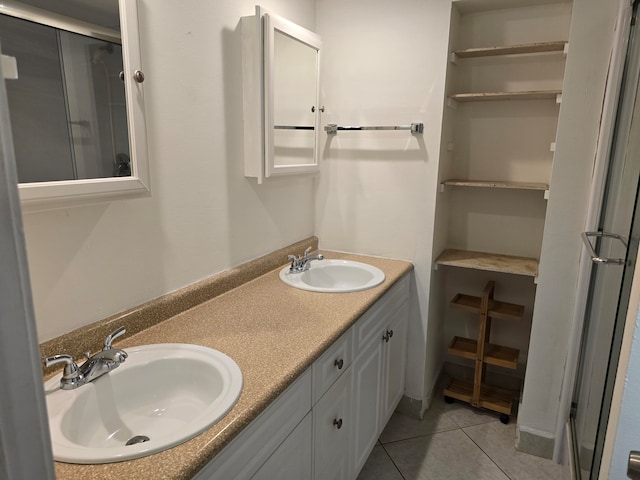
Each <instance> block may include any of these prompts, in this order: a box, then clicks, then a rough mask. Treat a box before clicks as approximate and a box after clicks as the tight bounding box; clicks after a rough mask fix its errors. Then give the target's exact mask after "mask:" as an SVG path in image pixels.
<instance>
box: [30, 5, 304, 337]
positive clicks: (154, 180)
mask: <svg viewBox="0 0 640 480" xmlns="http://www.w3.org/2000/svg"><path fill="white" fill-rule="evenodd" d="M254 5H255V2H254V1H249V0H219V1H216V2H211V1H208V0H190V1H189V2H188V4H184V3H180V4H178V3H176V2H172V1H169V0H164V1H158V0H139V15H140V41H141V44H142V58H143V62H144V64H143V70H144V72H145V76H146V80H145V83H144V88H145V101H146V117H147V128H148V137H149V145H150V147H149V148H150V152H149V154H150V167H151V187H152V196H151V197H150V198H140V199H132V200H119V201H113V202H109V203H104V204H98V205H91V206H83V207H77V208H67V209H64V210H55V211H50V212H40V213H29V214H25V215H24V228H25V234H26V240H27V251H28V257H29V265H30V272H31V281H32V287H33V296H34V302H35V309H36V319H37V326H38V334H39V339H40V341H44V340H47V339H50V338H52V337H55V336H57V335H60V334H62V333H65V332H67V331H70V330H72V329H74V328H78V327H81V326H83V325H86V324H88V323H91V322H94V321H96V320H99V319H102V318H104V317H107V316H109V315H111V314H114V313H117V312H119V311H122V310H124V309H127V308H130V307H133V306H135V305H139V304H141V303H143V302H145V301H148V300H151V299H153V298H156V297H158V296H160V295H162V294H164V293H167V292H170V291H173V290H176V289H179V288H181V287H183V286H185V285H188V284H190V283H193V282H195V281H198V280H200V279H202V278H205V277H208V276H210V275H212V274H214V273H217V272H220V271H223V270H226V269H228V268H230V267H232V266H235V265H238V264H240V263H242V262H244V261H247V260H250V259H252V258H255V257H258V256H260V255H262V254H265V253H267V252H270V251H272V250H275V249H277V248H281V247H283V246H285V245H287V244H290V243H293V242H295V241H298V240H301V239H302V238H305V237H307V236H309V235H311V234H313V233H314V220H313V216H314V208H313V199H314V189H313V179H312V178H309V177H307V178H297V179H282V180H277V181H274V182H267V183H265V184H263V185H261V186H257V185H256V183H255V180H250V179H246V178H244V176H243V156H242V138H243V137H242V135H243V132H242V90H241V82H240V81H239V79H240V78H241V75H242V67H241V43H240V30H239V20H240V17H241V16H246V15H252V14H253V12H254ZM262 5H263V6H264V7H265V8H267V9H269V10H271V11H273V12H274V13H277V14H279V15H282V16H284V17H287V18H289V19H291V20H292V21H294V22H296V23H299V24H300V25H302V26H304V27H306V28H309V29H312V30H313V29H314V24H315V9H314V1H313V0H304V1H300V0H265V1H264V2H262Z"/></svg>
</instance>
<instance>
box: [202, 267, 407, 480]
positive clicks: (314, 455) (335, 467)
mask: <svg viewBox="0 0 640 480" xmlns="http://www.w3.org/2000/svg"><path fill="white" fill-rule="evenodd" d="M320 295H321V294H320ZM408 300H409V276H408V275H405V276H404V277H403V278H402V279H400V280H399V281H398V282H397V283H396V284H395V285H394V286H393V287H392V288H391V289H390V290H389V291H388V292H387V293H386V294H384V295H383V296H382V298H381V299H380V300H378V301H377V302H376V303H375V304H374V305H373V306H372V307H371V308H370V309H369V310H368V311H367V312H366V313H365V314H364V315H363V316H362V317H361V318H360V319H359V320H358V321H357V322H356V323H355V324H354V325H353V326H352V327H351V328H350V329H349V330H348V331H347V332H345V334H344V335H342V336H341V337H340V338H339V339H338V340H337V341H336V342H335V343H334V344H333V345H332V346H331V347H329V348H328V349H327V350H326V351H325V352H324V354H322V356H321V357H320V358H318V359H317V360H316V361H315V362H314V364H313V365H312V367H311V368H310V369H308V370H307V371H306V372H305V373H304V374H303V375H302V376H301V377H300V378H299V379H298V380H296V381H295V382H294V383H293V385H291V386H290V387H289V388H288V389H287V390H285V391H284V393H282V394H281V395H280V396H279V397H278V398H277V399H276V400H275V401H274V402H273V403H272V404H271V405H270V406H269V407H268V408H267V409H266V410H265V411H264V412H263V413H262V414H260V416H258V418H257V419H256V420H254V421H253V422H251V424H250V425H249V426H248V427H246V428H245V429H244V430H243V431H242V432H241V433H240V434H239V435H238V436H237V437H236V438H235V439H234V440H233V441H232V442H231V443H230V444H229V445H227V446H226V447H225V448H224V450H222V452H220V453H219V454H218V455H217V456H216V458H214V459H213V460H212V461H211V462H210V463H209V464H208V465H207V466H205V468H204V469H202V470H201V471H200V472H199V473H198V474H197V475H196V476H195V478H196V479H198V480H202V479H207V480H228V479H234V480H243V479H247V480H248V479H254V480H266V479H278V480H307V479H315V480H350V479H355V478H356V477H357V475H358V473H359V472H360V470H361V468H362V466H363V465H364V462H365V461H366V460H367V458H368V456H369V454H370V453H371V450H372V449H373V446H374V445H375V443H376V441H377V439H378V436H379V435H380V433H381V432H382V429H383V428H384V426H385V424H386V422H387V420H388V419H389V417H390V416H391V414H392V412H393V410H394V409H395V407H396V406H397V404H398V401H399V400H400V398H401V396H402V393H403V391H404V373H405V367H406V341H407V324H408V309H409V302H408ZM391 332H393V333H391Z"/></svg>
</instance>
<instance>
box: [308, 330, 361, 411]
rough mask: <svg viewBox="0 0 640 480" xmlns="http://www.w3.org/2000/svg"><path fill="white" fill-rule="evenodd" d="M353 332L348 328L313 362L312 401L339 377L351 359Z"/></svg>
mask: <svg viewBox="0 0 640 480" xmlns="http://www.w3.org/2000/svg"><path fill="white" fill-rule="evenodd" d="M352 338H353V334H352V329H349V330H348V331H347V332H346V333H345V334H344V335H342V337H340V338H339V339H338V340H337V341H336V342H335V343H334V344H333V345H332V346H331V347H330V348H329V349H328V350H327V351H326V352H324V354H322V356H321V357H320V358H319V359H318V360H316V361H315V362H314V364H313V403H314V404H315V403H316V402H317V401H318V400H320V397H322V395H324V392H326V391H327V389H328V388H329V387H330V386H331V385H333V384H334V382H335V381H336V380H337V379H338V378H340V375H342V373H343V372H345V371H346V370H347V368H349V365H351V361H352V359H353V341H352Z"/></svg>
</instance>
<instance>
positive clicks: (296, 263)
mask: <svg viewBox="0 0 640 480" xmlns="http://www.w3.org/2000/svg"><path fill="white" fill-rule="evenodd" d="M310 251H311V247H308V248H307V249H306V250H305V251H304V254H303V255H300V256H299V257H296V256H295V255H289V256H287V258H288V259H289V260H291V267H290V268H289V273H302V272H306V271H307V270H309V266H310V263H311V261H312V260H323V259H324V255H322V254H321V253H314V254H313V255H309V252H310Z"/></svg>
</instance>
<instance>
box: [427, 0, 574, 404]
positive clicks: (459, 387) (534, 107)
mask: <svg viewBox="0 0 640 480" xmlns="http://www.w3.org/2000/svg"><path fill="white" fill-rule="evenodd" d="M480 3H481V2H471V1H465V0H460V1H454V4H453V13H452V20H451V37H450V62H449V66H448V70H447V98H446V100H447V108H445V113H444V119H443V147H442V149H441V154H440V194H439V196H438V199H437V207H436V209H437V212H436V214H437V215H436V216H437V218H439V219H441V220H439V222H438V226H439V227H440V228H443V229H444V230H445V231H444V232H443V231H441V230H440V231H438V232H437V233H436V234H435V238H434V251H433V258H434V268H435V269H436V278H437V279H439V280H440V281H439V282H438V283H437V284H436V285H437V286H436V287H434V290H432V292H437V293H438V297H439V298H437V299H433V301H435V302H438V303H439V306H438V307H437V308H436V309H435V310H434V311H437V312H438V314H439V315H440V316H441V318H440V319H439V321H442V322H443V328H442V331H443V339H442V341H443V344H442V349H443V351H444V352H448V354H447V355H446V356H445V361H446V362H447V363H450V364H453V365H454V366H455V365H460V366H463V367H470V368H471V367H473V365H474V363H473V361H472V360H476V361H477V358H476V353H475V352H477V351H478V350H477V348H478V345H477V340H473V339H477V338H478V337H477V334H478V330H477V328H478V327H477V325H475V323H477V322H472V321H470V320H469V316H468V313H467V314H466V315H465V314H464V312H462V313H461V310H462V311H464V309H465V308H468V309H472V310H473V309H475V308H476V307H475V306H473V305H466V304H465V301H466V300H465V299H468V298H471V297H473V296H474V295H476V296H477V292H478V291H482V289H483V287H484V285H485V284H486V283H487V281H490V280H495V282H496V291H498V292H500V298H501V301H503V302H504V303H505V304H517V305H519V306H522V308H523V310H522V312H520V316H521V321H519V322H502V321H500V322H496V324H495V326H494V328H493V329H492V332H491V338H489V339H488V343H487V345H486V347H485V349H484V353H485V360H484V363H486V364H487V365H488V369H487V371H489V372H494V373H495V374H496V376H495V378H500V377H499V375H500V373H501V372H502V371H503V370H504V371H505V372H506V373H507V376H508V375H509V373H508V372H512V373H511V375H512V376H513V377H514V378H515V380H514V382H513V383H512V384H518V380H520V381H521V380H522V378H523V377H524V371H525V369H524V367H525V364H526V358H527V353H528V344H529V332H530V322H531V316H532V311H533V303H534V300H535V288H536V282H537V276H538V263H539V262H538V260H539V257H540V249H541V241H542V230H543V227H544V217H545V214H546V208H547V202H546V200H547V199H548V197H549V194H550V190H549V184H550V180H551V178H550V176H551V168H552V165H553V161H554V150H555V148H554V147H555V131H556V127H557V119H558V115H559V110H560V105H561V101H562V86H563V85H562V82H563V73H564V64H565V61H566V55H567V53H568V51H569V48H570V47H569V45H568V43H567V41H566V39H568V38H569V24H570V17H571V3H569V2H564V1H553V0H549V1H547V2H545V1H544V0H517V1H510V2H501V1H500V0H494V1H492V2H485V3H484V4H482V5H480ZM491 8H494V9H491ZM550 145H551V148H550ZM442 219H444V220H442ZM452 299H453V303H452V304H451V306H452V307H454V308H451V307H450V305H449V303H450V302H451V301H452ZM494 313H495V312H494ZM497 315H499V313H498V314H497ZM513 372H515V376H514V375H513ZM473 385H474V382H473V380H472V378H466V379H465V378H460V379H459V380H456V381H455V382H453V383H452V384H451V385H450V386H449V392H450V393H451V392H454V394H455V392H458V393H459V395H458V397H455V395H453V396H454V397H455V398H459V399H461V400H465V399H466V400H465V401H467V400H468V399H469V398H470V397H469V395H470V391H471V390H470V389H473ZM483 389H485V390H487V389H488V390H487V391H485V394H487V395H489V397H491V398H495V401H496V402H497V404H499V406H498V407H496V408H494V409H495V410H497V411H500V412H505V411H506V408H507V407H505V405H506V403H505V402H506V401H507V399H506V397H505V395H503V393H504V389H501V388H494V387H493V386H491V385H489V384H487V385H483ZM507 396H508V395H507ZM503 397H504V398H503ZM494 406H495V405H494Z"/></svg>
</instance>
